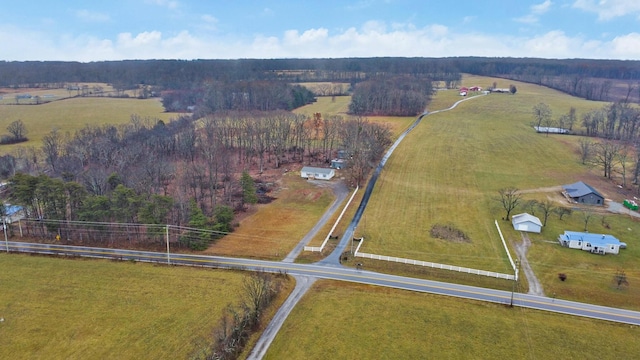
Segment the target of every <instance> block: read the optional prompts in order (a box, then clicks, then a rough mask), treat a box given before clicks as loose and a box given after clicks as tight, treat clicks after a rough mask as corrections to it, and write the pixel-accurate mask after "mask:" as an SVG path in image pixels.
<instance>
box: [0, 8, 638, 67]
mask: <svg viewBox="0 0 640 360" xmlns="http://www.w3.org/2000/svg"><path fill="white" fill-rule="evenodd" d="M2 3H3V4H2V7H0V41H1V44H2V45H0V60H5V61H27V60H34V61H44V60H60V61H80V62H91V61H104V60H125V59H181V60H193V59H246V58H254V59H256V58H257V59H274V58H344V57H379V56H398V57H452V56H484V57H537V58H558V59H566V58H588V59H621V60H640V0H534V1H531V0H458V1H455V0H339V1H338V0H322V1H318V0H312V1H306V0H297V1H293V0H291V1H284V0H262V1H259V0H233V1H223V0H106V1H86V0H61V1H51V0H29V1H26V2H21V1H8V0H3V1H2Z"/></svg>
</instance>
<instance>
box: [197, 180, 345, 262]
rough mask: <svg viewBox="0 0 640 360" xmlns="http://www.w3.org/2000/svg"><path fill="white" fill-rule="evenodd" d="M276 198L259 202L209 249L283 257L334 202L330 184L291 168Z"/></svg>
mask: <svg viewBox="0 0 640 360" xmlns="http://www.w3.org/2000/svg"><path fill="white" fill-rule="evenodd" d="M281 187H282V188H281V190H280V191H279V192H278V193H276V194H270V195H271V196H274V197H276V200H275V201H273V202H271V203H270V204H266V205H258V206H256V207H255V208H254V211H255V212H254V213H253V214H251V216H248V217H246V218H244V219H243V220H241V221H240V223H239V227H238V228H236V229H235V230H234V232H233V233H231V234H229V235H227V236H225V237H224V238H222V239H220V240H218V242H217V243H215V244H214V245H212V246H210V247H209V249H207V250H206V251H205V252H206V253H209V254H214V255H228V256H241V257H252V258H261V259H270V260H281V259H283V258H284V257H285V256H286V255H287V254H288V253H289V252H290V251H291V250H293V248H294V247H295V245H296V244H298V242H300V240H302V238H303V237H304V235H305V234H306V233H307V232H308V231H309V230H310V229H311V228H312V227H313V226H314V225H315V223H316V221H318V219H319V218H320V217H321V216H322V214H323V213H324V212H325V211H326V209H327V208H328V207H329V205H330V204H331V202H333V199H334V195H333V193H332V191H331V189H330V188H329V187H318V186H316V185H314V184H312V183H310V182H308V181H307V180H305V179H302V178H301V177H300V173H299V172H298V171H290V172H288V173H286V174H285V175H284V176H283V178H282V184H281Z"/></svg>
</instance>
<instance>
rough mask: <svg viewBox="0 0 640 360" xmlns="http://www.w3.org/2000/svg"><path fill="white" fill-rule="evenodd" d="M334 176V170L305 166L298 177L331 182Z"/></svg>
mask: <svg viewBox="0 0 640 360" xmlns="http://www.w3.org/2000/svg"><path fill="white" fill-rule="evenodd" d="M335 175H336V171H335V170H334V169H329V168H317V167H311V166H305V167H303V168H302V170H300V177H303V178H305V179H321V180H331V178H332V177H334V176H335Z"/></svg>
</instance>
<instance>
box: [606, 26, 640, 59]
mask: <svg viewBox="0 0 640 360" xmlns="http://www.w3.org/2000/svg"><path fill="white" fill-rule="evenodd" d="M611 45H612V46H611V47H612V49H611V51H612V52H613V53H614V54H616V57H617V58H621V59H640V34H638V33H636V32H634V33H631V34H627V35H623V36H617V37H615V38H614V39H613V40H612V41H611Z"/></svg>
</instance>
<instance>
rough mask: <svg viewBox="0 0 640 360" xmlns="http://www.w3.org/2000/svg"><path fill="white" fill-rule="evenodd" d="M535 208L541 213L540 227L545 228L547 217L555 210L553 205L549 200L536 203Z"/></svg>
mask: <svg viewBox="0 0 640 360" xmlns="http://www.w3.org/2000/svg"><path fill="white" fill-rule="evenodd" d="M537 207H538V209H540V211H541V212H542V226H547V220H548V219H549V215H551V213H553V212H554V211H555V209H556V207H555V205H554V204H553V202H552V201H551V200H545V201H540V202H538V204H537Z"/></svg>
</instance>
